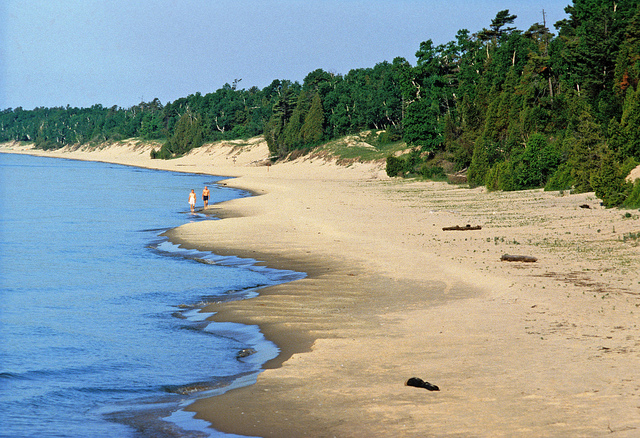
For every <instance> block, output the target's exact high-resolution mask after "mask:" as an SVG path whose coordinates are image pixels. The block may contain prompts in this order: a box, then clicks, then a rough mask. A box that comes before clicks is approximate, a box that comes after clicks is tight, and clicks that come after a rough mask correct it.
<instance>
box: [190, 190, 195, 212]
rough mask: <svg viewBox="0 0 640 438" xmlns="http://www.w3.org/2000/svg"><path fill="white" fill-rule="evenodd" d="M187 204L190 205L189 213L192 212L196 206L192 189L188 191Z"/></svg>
mask: <svg viewBox="0 0 640 438" xmlns="http://www.w3.org/2000/svg"><path fill="white" fill-rule="evenodd" d="M189 206H190V207H191V213H193V212H194V211H195V208H196V192H195V191H194V190H193V189H191V193H189Z"/></svg>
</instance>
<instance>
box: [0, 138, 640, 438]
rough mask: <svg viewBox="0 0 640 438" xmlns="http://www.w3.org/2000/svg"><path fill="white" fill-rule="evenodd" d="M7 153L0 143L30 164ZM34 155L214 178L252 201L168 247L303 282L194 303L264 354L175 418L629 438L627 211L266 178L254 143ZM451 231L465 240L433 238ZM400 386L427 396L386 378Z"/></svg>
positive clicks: (369, 170) (580, 201)
mask: <svg viewBox="0 0 640 438" xmlns="http://www.w3.org/2000/svg"><path fill="white" fill-rule="evenodd" d="M17 148H18V146H16V145H13V146H11V145H4V146H3V147H2V148H1V149H2V150H3V151H8V152H18V153H19V152H26V153H33V151H28V150H25V151H21V150H19V149H17ZM42 154H43V155H48V156H53V155H55V156H63V157H65V158H74V159H88V160H94V161H109V162H116V163H120V164H129V165H136V166H141V167H153V168H162V169H167V170H178V171H186V172H201V173H207V174H215V175H225V176H230V177H234V178H233V179H229V180H226V181H225V182H224V183H225V184H227V185H229V186H234V187H240V188H244V189H249V190H251V191H252V192H254V193H255V194H256V196H253V197H249V198H242V199H237V200H233V201H229V202H226V203H223V204H219V205H214V206H211V207H210V208H209V210H210V211H212V212H213V213H214V214H216V215H219V217H224V219H223V220H220V221H202V222H194V223H191V224H187V225H184V226H182V227H179V228H177V229H175V230H172V231H170V232H169V233H168V235H169V236H170V238H171V240H172V241H173V242H175V243H181V244H183V246H185V247H190V248H191V247H192V248H199V249H203V250H211V251H213V252H215V253H218V254H221V255H226V254H231V255H236V256H241V257H251V258H253V259H256V260H259V261H261V262H262V263H264V264H266V265H268V266H272V267H279V268H285V269H295V270H300V271H304V272H307V273H308V274H309V275H308V277H307V278H305V279H303V280H299V281H295V282H292V283H287V284H284V285H280V286H276V287H272V288H269V289H265V290H263V291H262V292H261V294H260V296H258V297H256V298H253V299H250V300H246V301H241V302H232V303H225V304H223V305H220V306H213V308H211V309H207V311H212V310H213V311H216V312H217V313H216V315H215V316H214V318H215V319H217V320H225V321H227V320H229V321H236V322H246V323H251V324H258V325H260V327H261V329H262V330H263V332H264V333H265V336H266V337H267V338H268V339H271V340H273V341H275V342H276V343H277V344H278V345H279V346H280V348H281V350H282V354H281V355H280V356H279V357H278V358H277V359H275V360H273V361H271V362H269V363H267V364H266V366H265V368H267V369H266V370H265V371H264V372H263V373H262V374H261V375H260V376H259V378H258V381H257V383H256V384H255V385H252V386H250V387H246V388H240V389H237V390H233V391H230V392H228V393H227V394H224V395H222V396H218V397H214V398H210V399H203V400H201V401H199V402H197V403H195V404H194V405H192V406H190V407H189V409H190V410H193V411H195V412H196V413H197V414H196V415H197V418H203V419H206V420H207V421H210V422H211V423H212V424H213V425H214V427H216V428H217V429H220V430H223V431H228V432H233V433H236V434H242V435H252V436H265V437H267V436H268V437H271V436H273V437H299V436H313V437H323V436H327V437H329V436H340V437H371V436H380V437H386V436H388V437H397V436H411V437H424V436H465V437H467V436H483V437H485V436H486V437H496V436H535V437H539V436H554V437H566V436H602V435H609V434H612V433H615V435H614V436H624V437H626V436H629V437H631V436H637V435H638V434H639V433H640V376H639V375H638V372H637V369H638V366H639V365H640V332H639V329H638V322H639V316H640V274H639V273H640V269H639V268H640V247H639V246H638V242H639V241H638V239H637V238H633V237H632V236H634V235H635V233H638V232H640V220H639V218H638V215H639V213H638V212H637V211H631V212H629V215H627V214H626V213H627V212H626V211H621V210H607V209H603V208H602V207H601V206H600V205H599V201H598V200H597V199H596V198H595V197H594V195H593V194H592V193H587V194H580V195H568V194H563V193H559V192H549V193H547V192H542V191H540V190H532V191H525V192H517V193H502V192H498V193H486V192H484V191H483V190H482V189H480V188H479V189H473V190H469V189H466V188H460V187H457V186H452V185H447V184H444V183H431V182H416V181H401V180H392V179H389V178H387V177H386V175H385V174H384V171H383V169H382V166H381V165H380V164H378V165H376V164H357V163H355V164H352V165H350V166H348V167H345V166H338V165H336V164H335V163H330V162H326V161H324V160H323V159H320V158H314V157H306V158H302V159H299V160H296V161H295V162H291V163H282V164H276V165H273V166H270V167H266V166H263V165H261V164H262V163H263V160H264V158H266V156H267V151H266V147H265V145H264V144H263V143H259V142H256V143H254V144H250V145H243V146H238V145H233V144H231V143H227V144H222V145H220V144H218V145H214V146H210V147H209V146H207V147H204V148H202V149H200V150H198V151H196V152H194V153H192V154H190V155H189V156H187V157H184V158H181V159H177V160H170V161H166V162H165V161H163V162H159V161H155V160H154V161H152V160H150V159H149V154H148V150H144V148H143V147H141V146H140V145H138V146H136V145H135V144H133V143H131V144H123V145H120V146H112V147H110V148H102V149H100V150H88V149H87V150H84V151H82V150H80V151H60V152H56V153H55V154H52V153H42ZM234 157H235V159H234ZM185 193H187V191H186V192H185ZM582 205H588V206H589V207H590V208H581V206H582ZM185 208H188V206H187V205H186V195H185ZM467 224H469V225H473V226H475V225H480V226H481V229H480V230H468V231H466V230H465V231H443V230H442V228H443V227H450V226H456V225H460V226H466V225H467ZM630 233H633V234H630ZM503 254H521V255H527V256H533V257H536V258H537V261H536V262H535V263H520V262H504V261H501V260H500V258H501V256H502V255H503ZM410 377H420V378H422V379H424V380H427V381H429V382H431V383H433V384H435V385H438V386H439V387H440V391H437V392H431V391H426V390H424V389H419V388H414V387H408V386H405V385H404V383H405V381H406V380H407V379H408V378H410Z"/></svg>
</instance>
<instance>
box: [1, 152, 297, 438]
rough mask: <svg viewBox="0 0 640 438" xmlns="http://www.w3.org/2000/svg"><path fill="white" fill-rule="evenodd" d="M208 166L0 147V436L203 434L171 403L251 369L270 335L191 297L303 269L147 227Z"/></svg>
mask: <svg viewBox="0 0 640 438" xmlns="http://www.w3.org/2000/svg"><path fill="white" fill-rule="evenodd" d="M215 180H216V179H215V178H214V177H211V176H206V175H192V174H180V173H172V172H160V171H152V170H144V169H137V168H132V167H125V166H117V165H111V164H103V163H90V162H78V161H69V160H60V159H47V158H39V157H29V156H20V155H6V154H0V436H2V437H54V436H56V437H58V436H59V437H135V436H207V434H209V433H210V432H211V431H210V429H207V427H206V426H207V424H206V423H204V422H201V421H196V420H193V419H192V416H191V415H189V414H187V413H186V412H184V411H181V410H180V408H181V407H183V406H185V405H186V404H189V403H190V402H191V401H193V399H194V397H199V396H203V395H212V394H216V393H220V392H224V391H225V390H227V389H228V388H229V387H233V386H239V385H246V384H251V383H252V382H254V381H255V378H256V376H257V374H258V373H259V370H260V366H261V364H262V363H264V361H266V360H268V359H270V358H272V357H275V355H276V354H277V348H276V347H275V346H274V345H273V344H271V343H270V342H268V341H266V340H264V338H263V337H262V335H261V334H260V332H259V330H258V328H257V327H250V326H241V325H239V324H217V323H209V322H206V321H204V318H205V317H206V316H207V315H203V314H202V313H199V312H198V309H199V308H200V307H201V306H202V305H203V304H205V303H207V302H212V301H220V300H234V299H242V298H246V297H250V296H253V295H255V294H256V293H257V292H256V290H257V289H259V288H260V287H264V286H268V285H273V284H277V283H282V282H284V281H290V280H293V279H296V278H301V277H302V274H299V273H294V272H290V271H276V270H272V269H266V268H262V267H256V266H253V265H252V264H251V261H246V260H241V259H234V258H220V257H217V256H215V255H213V254H209V253H200V252H197V251H183V250H180V249H179V248H178V247H176V246H175V245H172V244H171V243H169V242H167V241H165V240H164V239H163V238H161V237H159V234H161V233H162V232H163V231H165V230H167V229H169V228H172V227H175V226H179V225H181V224H184V223H186V222H188V221H194V220H213V219H212V218H206V217H202V216H194V215H191V214H189V213H188V207H189V206H188V204H187V197H188V193H189V191H190V189H192V188H193V189H195V190H196V193H198V197H199V198H200V193H201V192H202V188H203V186H204V185H205V184H207V185H209V188H210V189H212V190H211V198H212V200H213V201H212V202H219V201H223V200H228V199H232V198H236V197H241V196H246V195H247V194H246V193H244V192H240V191H237V190H232V189H228V188H219V187H212V185H213V183H214V182H215ZM200 202H201V201H200ZM243 349H254V350H256V351H257V353H255V354H253V355H250V356H248V357H245V358H240V359H239V358H238V352H239V351H241V350H243ZM212 433H213V436H222V435H221V434H218V433H216V432H212Z"/></svg>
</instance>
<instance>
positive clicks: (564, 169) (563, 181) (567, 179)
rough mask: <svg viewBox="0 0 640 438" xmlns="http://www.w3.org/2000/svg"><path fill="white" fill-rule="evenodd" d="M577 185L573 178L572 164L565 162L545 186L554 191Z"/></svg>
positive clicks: (568, 188) (547, 189) (546, 188)
mask: <svg viewBox="0 0 640 438" xmlns="http://www.w3.org/2000/svg"><path fill="white" fill-rule="evenodd" d="M574 185H575V180H574V179H573V176H572V172H571V166H569V165H568V164H567V163H564V164H562V165H560V166H559V167H558V169H557V170H556V171H555V173H554V174H553V175H551V178H549V181H547V184H546V185H545V186H544V189H545V190H546V191H554V190H570V189H571V188H572V187H573V186H574Z"/></svg>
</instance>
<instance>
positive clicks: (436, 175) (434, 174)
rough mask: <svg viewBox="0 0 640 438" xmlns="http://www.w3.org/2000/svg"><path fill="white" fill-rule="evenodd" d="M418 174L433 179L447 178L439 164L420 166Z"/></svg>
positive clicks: (444, 179) (441, 179) (443, 179)
mask: <svg viewBox="0 0 640 438" xmlns="http://www.w3.org/2000/svg"><path fill="white" fill-rule="evenodd" d="M420 175H422V176H423V177H425V178H428V179H431V180H434V181H446V180H447V174H446V173H444V169H443V168H442V167H440V166H426V165H425V166H422V168H421V169H420Z"/></svg>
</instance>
